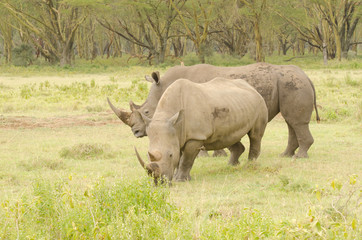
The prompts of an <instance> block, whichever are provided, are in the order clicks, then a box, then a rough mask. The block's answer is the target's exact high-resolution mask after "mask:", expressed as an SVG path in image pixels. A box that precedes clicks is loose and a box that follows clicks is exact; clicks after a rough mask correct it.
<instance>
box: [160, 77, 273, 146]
mask: <svg viewBox="0 0 362 240" xmlns="http://www.w3.org/2000/svg"><path fill="white" fill-rule="evenodd" d="M181 109H184V110H185V121H184V125H183V127H184V131H185V132H184V134H185V139H197V140H205V141H206V142H213V141H215V140H216V139H220V138H228V140H229V141H231V142H235V141H238V140H239V139H240V137H241V136H243V135H245V134H246V133H247V132H248V131H249V130H250V128H251V126H252V125H253V123H254V122H255V120H256V118H258V117H259V116H264V117H265V118H267V112H266V111H267V110H266V107H265V103H264V101H263V99H262V97H261V96H260V95H259V94H258V93H257V92H256V91H255V90H254V89H253V88H252V87H251V86H250V85H249V84H247V83H246V82H245V81H243V80H235V81H232V80H225V79H224V78H216V79H215V80H213V81H210V82H207V83H204V84H196V83H193V82H191V81H188V80H185V79H180V80H177V81H176V82H175V83H174V84H172V85H170V87H169V88H168V89H167V90H166V91H165V93H164V94H163V96H162V98H161V99H160V102H159V104H158V106H157V109H156V112H155V115H154V117H153V119H154V120H156V119H157V120H161V121H162V120H163V121H166V120H167V119H169V118H171V117H172V116H173V115H174V114H176V113H177V112H178V111H180V110H181Z"/></svg>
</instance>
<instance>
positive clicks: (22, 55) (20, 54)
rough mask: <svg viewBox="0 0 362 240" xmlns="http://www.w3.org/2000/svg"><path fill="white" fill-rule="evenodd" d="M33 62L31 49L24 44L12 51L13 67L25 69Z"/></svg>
mask: <svg viewBox="0 0 362 240" xmlns="http://www.w3.org/2000/svg"><path fill="white" fill-rule="evenodd" d="M33 61H34V52H33V48H32V47H31V46H29V45H26V44H21V45H20V46H19V47H16V48H14V49H13V58H12V62H13V64H14V65H15V66H22V67H26V66H29V65H30V64H32V63H33Z"/></svg>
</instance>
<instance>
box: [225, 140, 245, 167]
mask: <svg viewBox="0 0 362 240" xmlns="http://www.w3.org/2000/svg"><path fill="white" fill-rule="evenodd" d="M228 149H229V150H230V159H229V165H232V166H235V165H238V164H239V163H240V162H239V157H240V155H241V154H242V153H243V152H244V151H245V147H244V145H243V144H242V143H241V142H237V143H235V144H234V145H231V146H230V147H228Z"/></svg>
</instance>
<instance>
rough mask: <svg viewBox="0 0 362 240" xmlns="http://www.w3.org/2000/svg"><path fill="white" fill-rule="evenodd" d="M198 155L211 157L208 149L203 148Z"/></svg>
mask: <svg viewBox="0 0 362 240" xmlns="http://www.w3.org/2000/svg"><path fill="white" fill-rule="evenodd" d="M197 157H210V156H209V154H208V153H207V151H206V150H201V151H200V152H199V154H198V155H197Z"/></svg>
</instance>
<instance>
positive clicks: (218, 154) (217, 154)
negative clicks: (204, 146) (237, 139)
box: [212, 149, 227, 157]
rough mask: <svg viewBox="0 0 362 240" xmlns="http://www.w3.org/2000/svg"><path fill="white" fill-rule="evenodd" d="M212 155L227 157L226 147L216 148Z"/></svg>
mask: <svg viewBox="0 0 362 240" xmlns="http://www.w3.org/2000/svg"><path fill="white" fill-rule="evenodd" d="M212 156H213V157H226V156H227V154H226V152H225V150H224V149H220V150H215V151H214V153H213V154H212Z"/></svg>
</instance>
